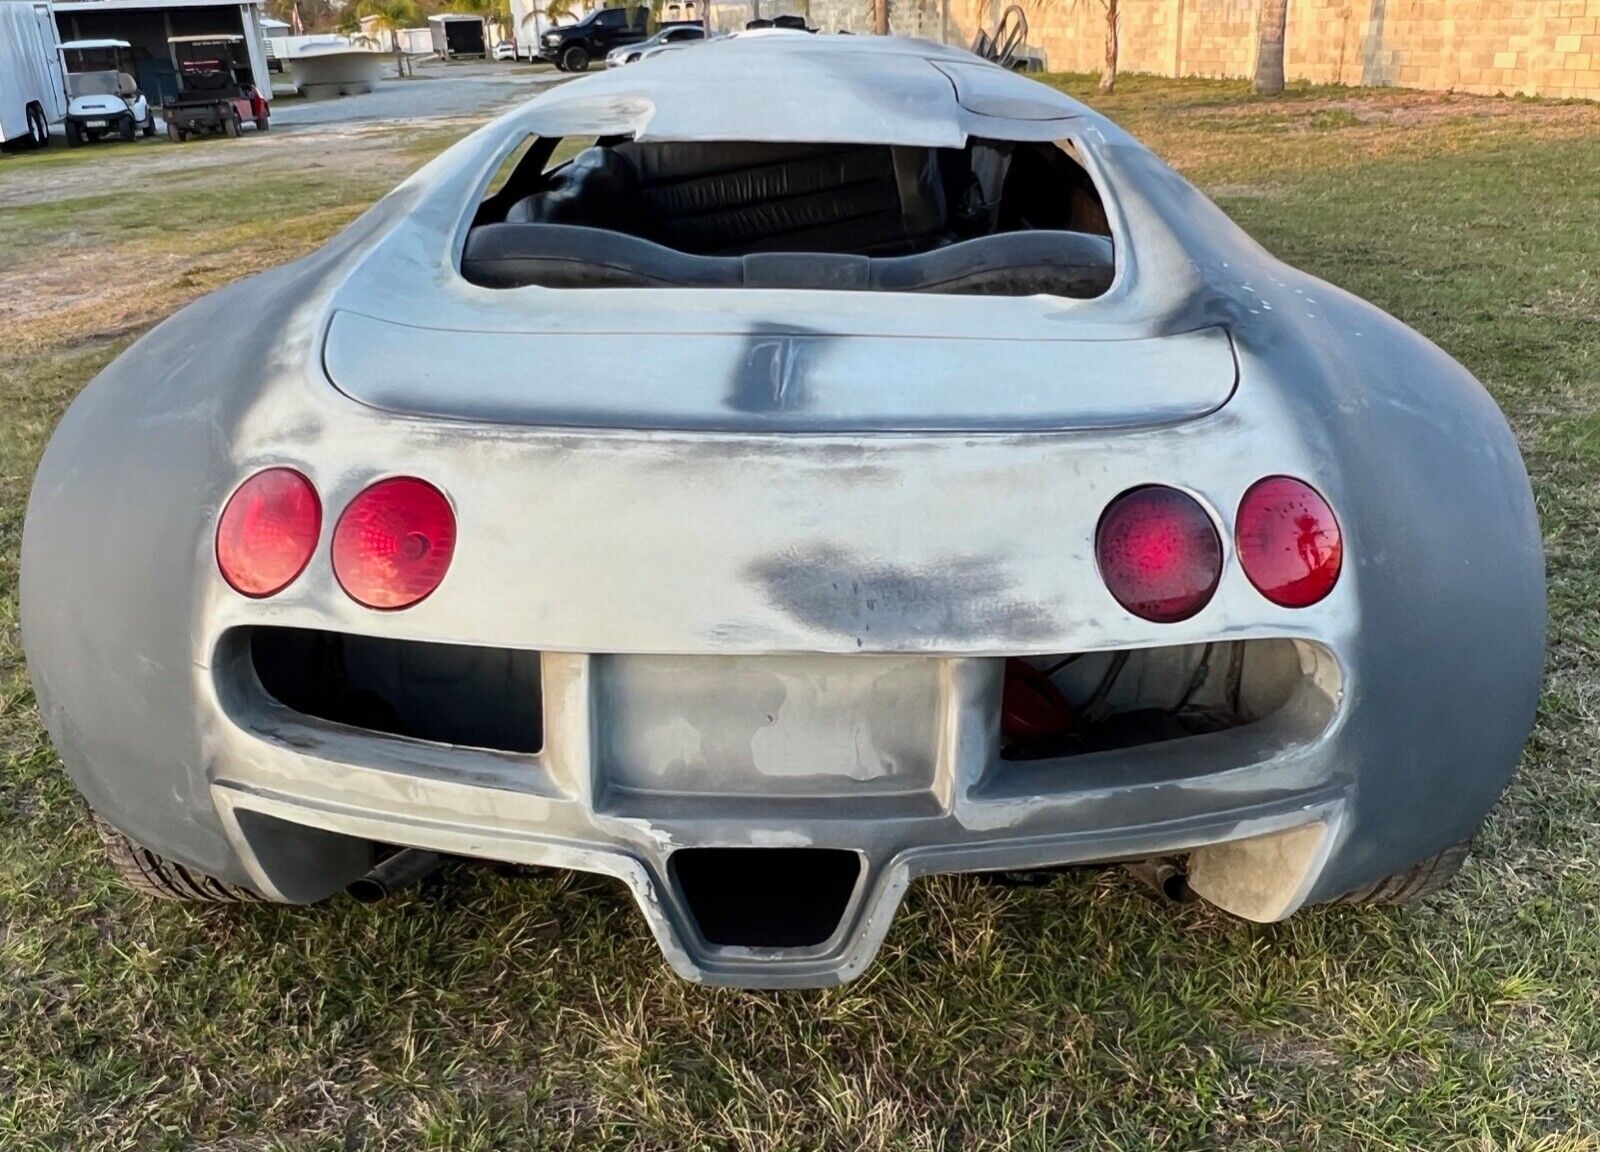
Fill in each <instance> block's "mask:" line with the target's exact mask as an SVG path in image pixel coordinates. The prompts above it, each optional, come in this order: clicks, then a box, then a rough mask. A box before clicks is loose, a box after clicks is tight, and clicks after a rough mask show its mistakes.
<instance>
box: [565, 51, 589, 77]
mask: <svg viewBox="0 0 1600 1152" xmlns="http://www.w3.org/2000/svg"><path fill="white" fill-rule="evenodd" d="M561 70H562V71H563V72H587V71H588V70H589V50H588V49H587V48H585V47H584V46H583V45H582V44H574V45H573V46H572V47H571V48H568V49H567V50H566V51H565V52H563V53H561Z"/></svg>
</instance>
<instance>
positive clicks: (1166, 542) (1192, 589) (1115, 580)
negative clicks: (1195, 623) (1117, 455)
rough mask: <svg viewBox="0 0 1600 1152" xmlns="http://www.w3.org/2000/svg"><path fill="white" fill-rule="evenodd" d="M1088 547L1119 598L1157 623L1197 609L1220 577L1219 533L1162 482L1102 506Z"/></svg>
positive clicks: (1193, 503) (1190, 500) (1194, 504)
mask: <svg viewBox="0 0 1600 1152" xmlns="http://www.w3.org/2000/svg"><path fill="white" fill-rule="evenodd" d="M1094 553H1095V560H1096V561H1097V562H1098V563H1099V565H1100V578H1101V579H1102V580H1104V581H1105V584H1106V588H1107V590H1109V591H1110V593H1111V595H1112V596H1114V597H1116V600H1117V603H1118V604H1121V605H1122V606H1123V607H1124V608H1126V609H1127V610H1128V611H1129V612H1132V613H1133V614H1134V615H1135V616H1140V617H1143V618H1144V619H1146V620H1153V621H1155V622H1156V623H1158V624H1171V623H1175V622H1176V621H1179V620H1187V619H1188V618H1189V617H1191V616H1193V615H1194V614H1195V613H1196V612H1199V611H1200V609H1202V608H1204V607H1205V606H1206V605H1207V604H1209V603H1210V602H1211V595H1212V593H1214V592H1215V591H1216V590H1217V581H1218V580H1220V579H1221V578H1222V538H1221V537H1220V536H1218V535H1217V529H1216V525H1214V524H1213V523H1212V522H1211V517H1210V515H1208V514H1207V512H1206V510H1205V509H1204V508H1202V507H1201V506H1200V502H1199V501H1198V500H1196V499H1195V498H1194V497H1193V496H1190V495H1189V494H1188V493H1186V492H1180V491H1178V489H1176V488H1168V487H1166V486H1164V485H1161V484H1149V485H1146V486H1145V487H1143V488H1131V489H1129V490H1128V491H1126V492H1124V493H1123V494H1122V495H1120V496H1118V497H1117V498H1116V499H1115V500H1113V501H1112V502H1111V503H1110V504H1109V505H1107V506H1106V510H1105V512H1103V513H1102V514H1101V516H1100V525H1099V527H1098V528H1096V529H1095V534H1094Z"/></svg>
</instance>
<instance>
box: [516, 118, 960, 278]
mask: <svg viewBox="0 0 1600 1152" xmlns="http://www.w3.org/2000/svg"><path fill="white" fill-rule="evenodd" d="M506 220H507V222H509V223H564V224H582V225H587V226H590V227H596V228H608V229H612V230H614V231H618V232H625V233H629V234H631V235H634V236H639V237H643V238H645V239H649V240H654V241H656V242H658V243H660V244H664V245H666V246H668V247H670V248H676V249H678V250H679V251H681V252H688V253H692V254H698V255H722V254H729V255H742V254H745V253H750V252H776V251H788V252H843V253H858V254H876V253H894V252H911V251H915V250H917V249H918V248H919V247H926V246H928V245H929V244H930V243H933V242H936V241H938V240H939V239H941V238H942V236H943V233H944V230H945V228H946V225H947V221H948V213H947V209H946V205H945V199H944V190H943V184H942V182H941V178H940V174H939V166H938V162H937V153H935V152H934V151H933V150H931V149H924V148H891V147H887V146H879V147H871V146H860V145H848V146H840V145H819V144H771V143H699V142H695V143H671V142H668V143H659V144H656V143H644V144H640V143H635V142H628V143H623V144H619V145H617V146H616V147H613V148H600V147H595V148H589V149H587V150H585V151H584V152H582V153H580V154H579V155H578V156H577V157H576V158H575V159H574V160H573V161H572V162H571V163H570V164H567V165H565V166H563V167H562V168H560V169H558V170H557V171H556V172H554V173H552V175H551V181H550V187H549V189H548V190H546V191H542V192H539V193H536V194H534V195H532V196H529V197H526V198H524V199H522V200H519V201H518V202H517V203H515V204H513V205H512V206H511V208H510V209H509V210H508V211H507V213H506Z"/></svg>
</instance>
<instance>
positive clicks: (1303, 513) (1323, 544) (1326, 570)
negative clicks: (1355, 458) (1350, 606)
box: [1234, 476, 1344, 608]
mask: <svg viewBox="0 0 1600 1152" xmlns="http://www.w3.org/2000/svg"><path fill="white" fill-rule="evenodd" d="M1234 539H1235V541H1236V542H1237V543H1238V546H1239V564H1240V565H1241V566H1242V567H1243V568H1244V574H1245V575H1246V576H1248V577H1249V578H1250V583H1252V584H1254V585H1255V586H1256V588H1257V589H1258V590H1259V591H1260V592H1261V594H1262V595H1263V596H1265V597H1266V598H1267V599H1268V600H1271V601H1272V602H1273V603H1274V604H1281V605H1282V606H1283V607H1285V608H1305V607H1307V606H1308V605H1311V604H1315V603H1316V602H1317V601H1318V600H1321V599H1322V598H1323V597H1324V596H1326V595H1327V594H1328V593H1329V592H1332V591H1333V586H1334V584H1335V583H1337V582H1338V579H1339V569H1340V567H1341V566H1342V565H1343V563H1344V541H1343V539H1342V538H1341V536H1340V534H1339V521H1338V520H1336V519H1334V515H1333V509H1332V508H1330V507H1328V502H1327V501H1326V500H1324V499H1323V498H1322V496H1321V495H1320V494H1319V493H1318V492H1317V490H1316V489H1315V488H1313V487H1311V486H1310V485H1309V484H1306V483H1303V482H1302V481H1299V480H1295V479H1293V478H1292V477H1289V476H1268V477H1267V478H1266V479H1265V480H1257V481H1256V482H1255V483H1254V484H1252V485H1251V486H1250V490H1249V491H1248V492H1246V493H1245V494H1244V499H1243V500H1241V501H1240V502H1239V518H1238V520H1237V521H1236V522H1235V524H1234Z"/></svg>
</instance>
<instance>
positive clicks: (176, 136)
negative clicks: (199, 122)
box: [167, 120, 184, 144]
mask: <svg viewBox="0 0 1600 1152" xmlns="http://www.w3.org/2000/svg"><path fill="white" fill-rule="evenodd" d="M167 139H168V140H171V141H172V142H173V143H174V144H182V143H183V141H184V135H183V129H182V128H179V127H178V126H177V125H176V124H174V123H173V122H172V121H171V120H168V121H167Z"/></svg>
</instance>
